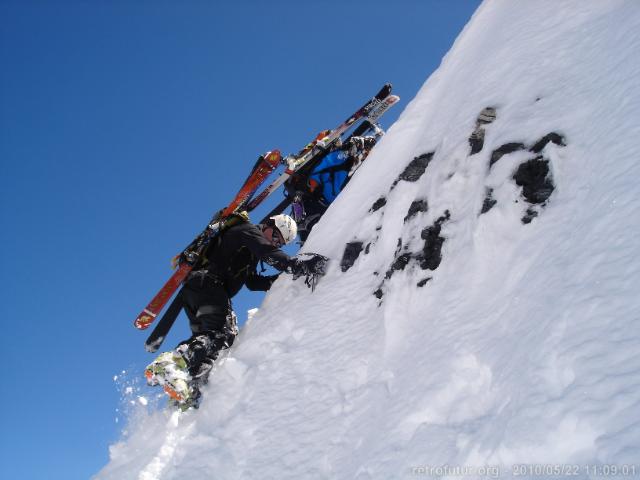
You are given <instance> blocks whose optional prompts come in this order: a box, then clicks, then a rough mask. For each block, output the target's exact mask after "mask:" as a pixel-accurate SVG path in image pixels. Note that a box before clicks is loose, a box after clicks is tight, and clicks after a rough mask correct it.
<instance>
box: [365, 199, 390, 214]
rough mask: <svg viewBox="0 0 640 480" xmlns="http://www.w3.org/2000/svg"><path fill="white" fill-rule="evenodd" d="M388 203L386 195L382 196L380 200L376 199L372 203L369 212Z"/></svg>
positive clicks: (375, 210)
mask: <svg viewBox="0 0 640 480" xmlns="http://www.w3.org/2000/svg"><path fill="white" fill-rule="evenodd" d="M386 204H387V199H386V198H385V197H380V198H379V199H378V200H376V201H375V202H374V203H373V205H371V208H370V209H369V212H377V211H378V210H380V209H381V208H382V207H384V206H385V205H386Z"/></svg>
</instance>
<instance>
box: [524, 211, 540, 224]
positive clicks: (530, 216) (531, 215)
mask: <svg viewBox="0 0 640 480" xmlns="http://www.w3.org/2000/svg"><path fill="white" fill-rule="evenodd" d="M537 216H538V212H537V211H536V210H534V209H533V208H528V209H527V213H526V214H525V216H524V217H522V223H524V224H525V225H526V224H527V223H531V220H533V219H534V218H536V217H537Z"/></svg>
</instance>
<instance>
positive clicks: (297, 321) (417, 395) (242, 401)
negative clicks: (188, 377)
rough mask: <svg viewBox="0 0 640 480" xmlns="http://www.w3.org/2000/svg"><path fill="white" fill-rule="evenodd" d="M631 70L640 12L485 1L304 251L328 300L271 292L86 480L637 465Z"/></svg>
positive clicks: (635, 92)
mask: <svg viewBox="0 0 640 480" xmlns="http://www.w3.org/2000/svg"><path fill="white" fill-rule="evenodd" d="M638 51H640V7H639V6H638V4H637V2H635V1H633V0H628V1H624V0H609V1H607V2H583V1H578V0H565V1H562V2H558V1H556V0H553V1H551V0H539V1H536V2H512V1H506V0H493V1H486V2H484V3H483V4H482V6H481V7H480V8H479V10H478V11H477V12H476V14H475V15H474V17H473V19H472V20H471V22H470V23H469V24H468V25H467V27H466V28H465V30H464V31H463V33H462V34H461V35H460V37H459V38H458V39H457V41H456V42H455V44H454V46H453V48H452V50H451V51H450V52H449V53H448V54H447V56H446V57H445V59H444V60H443V63H442V65H441V67H440V68H439V69H438V71H437V72H435V73H434V74H433V75H432V76H431V77H430V78H429V80H428V81H427V82H426V83H425V85H424V87H423V88H422V89H421V90H420V92H419V93H418V95H417V96H416V98H415V99H414V100H413V101H412V102H411V103H410V104H409V105H408V106H407V108H406V109H405V111H404V113H403V114H402V116H401V118H400V119H399V120H398V122H396V124H395V125H394V126H393V127H392V128H391V129H390V130H389V132H388V133H387V135H386V136H385V137H384V138H383V139H382V141H381V142H380V143H379V144H378V145H377V146H376V148H375V149H374V151H373V152H372V154H371V155H370V157H369V158H368V159H367V161H366V162H365V164H364V166H363V167H362V168H361V169H360V170H359V171H358V173H357V175H356V176H355V177H354V179H353V180H352V181H351V182H350V183H349V185H348V186H347V188H346V189H345V191H344V192H343V194H342V195H341V196H340V197H339V198H338V199H337V200H336V202H335V203H334V204H333V205H332V207H331V208H330V209H329V211H328V212H327V214H326V215H325V217H324V218H323V219H322V221H321V222H320V223H319V224H318V225H317V227H316V229H315V230H314V233H313V235H312V236H311V237H310V239H309V241H308V242H307V244H306V246H305V250H306V251H315V252H318V253H322V254H324V255H327V256H329V257H330V258H332V259H333V260H334V261H333V262H332V264H331V267H330V270H329V272H328V274H327V276H326V277H325V278H324V279H323V280H322V281H321V283H320V284H319V285H318V287H317V289H316V291H315V292H314V293H313V294H312V293H311V292H310V291H309V290H308V289H307V288H306V287H305V286H304V285H303V282H302V281H301V280H299V281H296V282H293V281H292V280H291V279H290V278H281V279H279V280H278V282H277V283H276V284H275V285H274V288H273V289H272V291H271V292H270V293H269V295H268V296H267V297H266V299H265V302H264V304H263V305H262V307H261V309H260V311H259V312H258V313H257V314H255V316H254V318H252V319H251V320H250V321H249V322H248V323H247V324H246V326H245V328H244V329H243V330H242V332H241V334H240V336H239V338H238V339H237V341H236V344H235V345H234V347H233V349H232V350H231V352H230V353H229V355H228V356H227V357H226V358H224V359H223V360H222V361H220V362H218V367H217V370H216V371H215V372H214V374H213V375H212V377H211V381H210V384H209V386H208V388H207V389H206V391H205V398H204V403H203V406H202V408H201V409H200V410H199V411H196V412H187V413H185V414H181V415H177V414H173V415H171V414H169V413H167V412H155V413H149V414H146V415H144V416H143V418H142V419H140V420H139V421H138V423H137V424H136V425H134V426H132V428H131V429H130V430H131V433H130V435H129V436H128V437H127V438H125V439H123V441H122V442H120V443H118V444H116V445H114V446H113V447H112V449H111V461H110V463H109V464H108V465H107V466H106V467H105V468H104V469H103V470H102V471H101V472H100V473H99V474H98V475H97V476H96V478H100V479H112V478H113V479H126V478H136V479H174V478H175V479H178V478H180V479H186V478H209V477H211V476H216V478H225V479H235V478H237V479H240V478H256V477H258V476H259V477H260V478H273V479H276V478H278V479H281V478H358V479H378V478H380V479H382V478H405V477H406V478H413V477H415V476H421V475H422V476H424V475H431V474H432V473H433V471H432V470H429V469H430V468H432V467H437V466H442V465H449V466H453V467H460V468H462V467H464V468H467V470H465V472H467V473H468V474H469V475H468V476H469V477H473V476H477V477H481V476H483V475H482V474H483V472H485V471H486V469H488V468H492V469H493V470H491V472H492V473H493V474H495V473H496V472H499V473H500V474H504V475H508V474H512V473H513V472H514V470H513V469H514V468H518V467H514V465H519V464H529V465H532V464H565V465H574V466H576V468H577V470H576V472H577V473H578V475H577V476H578V478H588V477H592V476H597V475H594V474H593V471H591V470H589V468H590V467H592V466H595V465H603V464H606V465H609V464H613V465H616V466H620V468H622V466H623V465H629V464H633V462H637V461H638V458H640V428H639V427H640V354H638V353H637V348H636V346H637V345H638V342H639V340H640V338H639V337H640V325H639V323H640V300H638V295H637V278H639V276H640V243H639V242H638V241H637V238H638V235H639V234H640V224H639V220H638V219H639V218H640V216H639V215H638V212H639V211H640V198H639V197H638V195H637V193H636V192H637V187H636V182H637V178H640V163H639V162H638V161H637V157H638V146H637V144H636V139H637V138H638V137H640V89H639V88H638V86H639V79H640V65H639V64H638V62H637V52H638ZM345 252H346V253H345ZM285 304H286V305H287V306H288V308H287V310H286V311H283V309H281V308H279V307H281V306H282V305H285ZM635 468H636V470H635V472H636V475H637V474H640V465H637V466H636V467H635ZM482 469H485V470H482ZM442 473H443V471H440V476H442ZM444 473H445V475H444V476H447V475H446V473H447V472H446V471H445V472H444ZM519 473H522V472H519ZM525 473H526V472H525ZM451 476H455V475H451ZM520 476H524V477H532V476H534V475H533V474H531V475H528V474H525V475H520Z"/></svg>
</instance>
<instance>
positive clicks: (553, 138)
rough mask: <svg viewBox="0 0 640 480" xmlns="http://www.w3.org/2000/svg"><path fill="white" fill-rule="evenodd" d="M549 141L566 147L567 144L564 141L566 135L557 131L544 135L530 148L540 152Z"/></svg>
mask: <svg viewBox="0 0 640 480" xmlns="http://www.w3.org/2000/svg"><path fill="white" fill-rule="evenodd" d="M549 142H552V143H555V144H556V145H558V146H560V147H566V146H567V144H566V143H565V141H564V137H563V136H562V135H560V134H559V133H556V132H551V133H547V134H546V135H545V136H544V137H542V138H541V139H540V140H538V141H537V142H536V143H534V144H533V146H532V147H531V148H530V149H529V150H530V151H532V152H533V153H540V152H541V151H542V150H543V149H544V147H546V146H547V144H548V143H549Z"/></svg>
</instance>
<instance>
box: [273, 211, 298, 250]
mask: <svg viewBox="0 0 640 480" xmlns="http://www.w3.org/2000/svg"><path fill="white" fill-rule="evenodd" d="M269 220H272V221H273V225H274V227H275V228H277V229H278V231H279V232H280V233H281V234H282V238H283V239H284V243H291V242H293V240H294V239H295V238H296V235H297V234H298V225H296V222H295V220H294V219H293V218H291V217H290V216H289V215H284V214H281V215H275V216H273V217H269Z"/></svg>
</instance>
